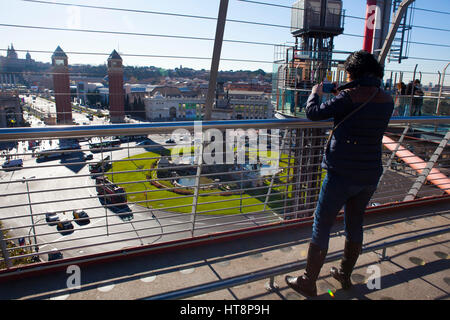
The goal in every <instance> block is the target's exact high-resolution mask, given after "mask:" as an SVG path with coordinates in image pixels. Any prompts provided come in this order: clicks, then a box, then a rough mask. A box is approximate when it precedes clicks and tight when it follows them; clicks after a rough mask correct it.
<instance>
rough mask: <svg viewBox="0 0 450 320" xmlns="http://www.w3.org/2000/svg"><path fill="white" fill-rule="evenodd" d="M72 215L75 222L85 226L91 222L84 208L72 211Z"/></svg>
mask: <svg viewBox="0 0 450 320" xmlns="http://www.w3.org/2000/svg"><path fill="white" fill-rule="evenodd" d="M72 215H73V219H74V220H75V222H76V223H77V224H78V225H80V226H84V225H86V224H89V222H91V221H90V220H89V216H88V214H87V213H86V211H84V210H74V211H73V212H72Z"/></svg>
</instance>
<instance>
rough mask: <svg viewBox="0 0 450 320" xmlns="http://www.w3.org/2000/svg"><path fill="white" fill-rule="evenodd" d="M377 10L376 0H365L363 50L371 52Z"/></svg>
mask: <svg viewBox="0 0 450 320" xmlns="http://www.w3.org/2000/svg"><path fill="white" fill-rule="evenodd" d="M376 10H377V0H367V6H366V23H365V25H364V42H363V50H364V51H367V52H369V53H372V50H373V34H374V32H375V13H376Z"/></svg>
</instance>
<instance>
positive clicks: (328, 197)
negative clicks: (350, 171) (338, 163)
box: [311, 172, 377, 250]
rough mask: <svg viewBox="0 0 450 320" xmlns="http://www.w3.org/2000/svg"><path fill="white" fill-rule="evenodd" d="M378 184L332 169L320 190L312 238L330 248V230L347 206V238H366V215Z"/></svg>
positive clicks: (360, 241) (356, 240)
mask: <svg viewBox="0 0 450 320" xmlns="http://www.w3.org/2000/svg"><path fill="white" fill-rule="evenodd" d="M376 189H377V185H355V184H351V183H350V182H349V181H348V179H346V178H345V177H342V176H339V175H337V174H335V173H332V172H328V173H327V175H326V177H325V179H324V181H323V184H322V188H321V190H320V194H319V201H318V202H317V208H316V211H315V213H314V224H313V232H312V239H311V241H312V242H313V243H314V244H316V245H318V246H319V247H320V248H321V249H327V250H328V242H329V240H330V231H331V227H332V226H333V224H334V222H335V221H336V216H337V214H338V213H339V211H340V210H341V208H342V207H344V212H345V215H344V227H345V235H346V238H347V240H349V241H352V242H357V243H362V241H363V217H364V211H365V209H366V207H367V204H368V203H369V201H370V198H372V195H373V194H374V193H375V190H376Z"/></svg>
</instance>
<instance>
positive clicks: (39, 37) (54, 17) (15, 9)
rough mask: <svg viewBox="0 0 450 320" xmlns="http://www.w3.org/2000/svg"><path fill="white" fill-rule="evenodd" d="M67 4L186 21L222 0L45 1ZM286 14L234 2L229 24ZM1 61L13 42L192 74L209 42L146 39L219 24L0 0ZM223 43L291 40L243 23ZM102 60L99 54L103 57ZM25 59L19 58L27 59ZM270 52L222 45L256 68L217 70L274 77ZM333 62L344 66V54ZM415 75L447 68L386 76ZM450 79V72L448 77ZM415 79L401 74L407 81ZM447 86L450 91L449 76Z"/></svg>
mask: <svg viewBox="0 0 450 320" xmlns="http://www.w3.org/2000/svg"><path fill="white" fill-rule="evenodd" d="M48 1H50V2H52V1H54V2H60V3H68V4H84V5H93V6H103V7H112V8H124V9H132V10H145V11H157V12H168V13H178V14H186V15H196V16H207V17H211V18H217V14H218V8H219V2H220V1H219V0H164V1H162V0H127V1H123V0H121V1H119V0H116V1H114V0H48ZM260 2H267V3H276V4H280V5H284V6H291V5H292V4H293V3H294V0H277V1H275V0H260ZM365 3H366V1H365V0H344V1H343V4H344V9H345V10H346V15H351V16H358V17H363V16H364V15H365ZM416 6H417V7H419V8H427V9H433V10H439V11H444V12H450V1H449V0H416ZM290 15H291V13H290V9H288V8H277V7H273V6H264V5H259V4H254V3H248V2H243V1H238V0H229V7H228V15H227V18H228V19H234V20H245V21H252V22H258V23H266V24H275V25H281V26H288V25H289V24H290ZM0 24H3V26H0V50H1V51H0V55H6V49H7V48H8V45H10V44H11V43H13V44H14V48H15V49H17V50H30V51H35V50H43V51H54V49H55V48H56V47H57V46H58V45H60V46H61V47H62V48H63V50H64V51H66V52H78V53H88V54H75V53H71V54H68V55H69V63H70V64H76V63H89V64H93V65H98V64H103V63H105V61H106V58H107V54H109V53H110V52H111V51H112V50H113V49H116V50H118V51H119V53H120V54H122V55H123V59H124V64H125V65H140V66H157V67H162V68H175V67H179V66H180V65H182V66H183V67H190V68H195V69H202V68H204V69H207V70H208V69H209V68H210V64H211V62H210V59H209V58H210V57H211V56H212V48H213V41H208V40H188V39H173V38H162V37H153V36H149V34H158V35H177V36H190V37H201V38H209V39H212V38H214V35H215V29H216V21H215V20H214V19H211V20H205V19H193V18H185V17H176V16H165V15H157V14H150V13H139V12H125V11H110V10H100V9H91V8H79V7H74V6H60V5H49V4H43V3H32V2H26V1H22V0H0ZM5 24H8V25H25V26H39V27H52V28H71V29H85V30H104V31H115V32H127V33H139V34H147V35H123V34H102V33H89V32H70V31H54V30H40V29H27V28H16V27H10V26H9V27H8V26H4V25H5ZM414 24H415V25H419V26H430V27H435V28H442V29H450V15H448V14H438V13H429V12H424V11H418V10H416V11H415V17H414ZM344 32H345V33H349V34H359V35H362V34H363V33H364V21H362V20H358V19H353V18H350V17H346V19H345V31H344ZM224 39H228V40H242V41H254V42H264V43H270V44H284V43H286V42H292V41H293V37H292V36H291V34H290V30H289V29H288V28H283V27H274V26H262V25H255V24H242V23H237V22H230V21H227V24H226V27H225V35H224ZM411 40H412V41H415V42H427V43H441V44H446V45H450V32H445V31H435V30H425V29H419V28H414V29H413V30H412V36H411ZM362 41H363V39H362V38H357V37H350V36H346V35H341V36H338V37H337V38H336V39H335V50H345V51H354V50H359V49H361V47H362ZM449 49H450V48H448V47H447V48H445V47H434V46H425V45H419V44H411V45H410V56H412V57H426V58H433V59H443V60H449V61H450V50H449ZM102 53H103V54H104V55H102ZM127 55H164V56H183V57H202V58H205V59H179V58H156V57H133V56H127ZM24 56H25V52H19V57H21V58H24ZM31 56H32V58H33V59H35V60H38V61H50V57H51V54H50V53H35V52H31ZM273 57H274V47H273V46H270V45H256V44H244V43H230V42H224V44H223V49H222V58H225V59H244V60H257V61H259V62H236V61H225V60H222V61H221V63H220V69H221V70H240V69H243V70H256V69H263V70H265V71H267V72H271V71H272V64H271V63H270V62H271V61H273ZM334 58H339V59H345V55H335V56H334ZM416 63H417V64H419V66H418V71H422V72H432V73H436V74H437V71H438V70H440V71H442V69H443V68H444V67H445V65H446V62H443V61H438V62H437V61H423V60H413V59H409V60H406V61H404V62H403V63H402V64H398V63H390V64H388V65H387V69H394V70H404V71H413V70H414V66H415V64H416ZM448 73H450V68H449V72H448ZM406 76H407V77H412V74H409V73H407V74H405V77H406ZM446 79H447V81H446V84H447V85H449V84H450V75H448V76H447V78H446ZM423 82H424V83H428V82H433V83H436V82H437V75H436V76H434V75H426V74H424V75H423Z"/></svg>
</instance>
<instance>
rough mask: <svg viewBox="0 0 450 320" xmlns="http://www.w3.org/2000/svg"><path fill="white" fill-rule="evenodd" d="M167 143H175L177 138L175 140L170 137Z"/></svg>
mask: <svg viewBox="0 0 450 320" xmlns="http://www.w3.org/2000/svg"><path fill="white" fill-rule="evenodd" d="M166 143H170V144H175V140H173V139H168V140H166Z"/></svg>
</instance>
